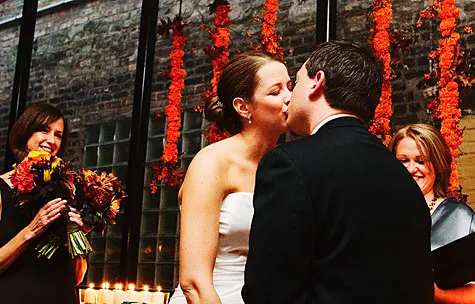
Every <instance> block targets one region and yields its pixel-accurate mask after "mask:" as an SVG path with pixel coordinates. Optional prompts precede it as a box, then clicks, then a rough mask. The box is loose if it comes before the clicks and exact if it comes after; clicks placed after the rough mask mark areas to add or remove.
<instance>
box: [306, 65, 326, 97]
mask: <svg viewBox="0 0 475 304" xmlns="http://www.w3.org/2000/svg"><path fill="white" fill-rule="evenodd" d="M324 86H325V72H323V71H318V72H317V74H315V77H313V83H312V87H311V88H310V92H309V96H308V97H309V98H310V100H312V99H315V98H317V97H318V96H319V95H320V94H322V93H323V88H324Z"/></svg>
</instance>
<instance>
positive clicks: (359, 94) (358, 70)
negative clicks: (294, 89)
mask: <svg viewBox="0 0 475 304" xmlns="http://www.w3.org/2000/svg"><path fill="white" fill-rule="evenodd" d="M305 68H306V69H307V73H308V76H309V77H310V78H314V77H315V75H316V74H317V72H318V71H323V72H324V73H325V86H324V90H323V93H324V94H325V98H326V100H327V102H328V104H329V105H330V106H331V107H332V108H334V109H339V110H344V111H347V112H351V113H353V114H355V115H357V116H359V117H360V118H361V119H363V120H364V121H365V122H368V121H369V120H371V119H372V118H373V116H374V111H375V109H376V106H377V105H378V102H379V98H380V96H381V88H382V83H383V66H382V65H381V62H380V61H379V60H378V59H377V58H376V56H375V55H374V54H373V52H372V51H371V50H370V49H369V48H368V47H367V46H365V45H362V44H358V43H356V42H353V41H345V40H331V41H328V42H324V43H321V44H319V45H317V46H316V48H315V50H314V52H313V53H312V54H311V55H310V58H309V59H308V61H307V63H306V64H305Z"/></svg>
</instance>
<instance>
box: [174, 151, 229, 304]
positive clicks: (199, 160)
mask: <svg viewBox="0 0 475 304" xmlns="http://www.w3.org/2000/svg"><path fill="white" fill-rule="evenodd" d="M220 171H221V170H219V169H218V166H217V164H216V158H215V157H214V156H213V155H212V153H209V150H206V149H205V150H202V151H200V153H198V155H196V156H195V158H194V159H193V161H192V162H191V164H190V167H189V168H188V170H187V173H186V177H185V181H184V183H183V187H182V191H181V196H182V197H181V201H182V204H181V217H180V252H179V255H180V287H181V289H182V290H183V293H184V294H185V297H186V300H187V302H188V304H221V300H220V299H219V296H218V294H217V292H216V290H215V288H214V284H213V268H214V263H215V259H216V254H217V250H218V236H219V213H220V211H219V210H220V206H221V201H222V199H223V184H222V183H223V179H222V172H220Z"/></svg>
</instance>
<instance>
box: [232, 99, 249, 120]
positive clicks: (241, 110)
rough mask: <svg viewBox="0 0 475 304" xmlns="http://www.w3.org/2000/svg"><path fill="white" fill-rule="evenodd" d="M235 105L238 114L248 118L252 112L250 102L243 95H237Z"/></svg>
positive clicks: (234, 100)
mask: <svg viewBox="0 0 475 304" xmlns="http://www.w3.org/2000/svg"><path fill="white" fill-rule="evenodd" d="M233 107H234V110H236V112H237V113H238V115H239V116H241V117H243V118H246V117H248V115H249V114H251V113H250V112H249V104H248V103H247V102H246V101H245V100H244V99H242V98H241V97H236V98H234V99H233Z"/></svg>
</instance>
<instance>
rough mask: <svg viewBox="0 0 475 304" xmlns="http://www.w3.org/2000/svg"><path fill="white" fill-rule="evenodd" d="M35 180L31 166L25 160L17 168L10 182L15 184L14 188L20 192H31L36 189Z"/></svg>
mask: <svg viewBox="0 0 475 304" xmlns="http://www.w3.org/2000/svg"><path fill="white" fill-rule="evenodd" d="M33 178H34V175H33V174H31V164H30V162H29V161H27V160H25V161H22V162H21V163H20V164H19V165H17V166H16V168H15V172H13V174H12V176H11V178H10V181H11V182H12V184H13V188H17V189H18V190H19V191H25V192H31V191H32V190H33V189H34V188H35V181H34V180H33Z"/></svg>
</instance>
